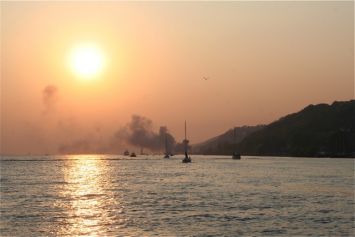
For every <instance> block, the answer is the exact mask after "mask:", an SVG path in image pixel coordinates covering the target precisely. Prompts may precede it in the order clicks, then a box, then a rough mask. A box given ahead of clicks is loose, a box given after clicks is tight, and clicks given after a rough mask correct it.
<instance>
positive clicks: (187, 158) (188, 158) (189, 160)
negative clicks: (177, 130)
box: [182, 120, 191, 163]
mask: <svg viewBox="0 0 355 237" xmlns="http://www.w3.org/2000/svg"><path fill="white" fill-rule="evenodd" d="M188 143H189V141H188V140H187V139H186V120H185V139H184V145H185V146H184V148H185V157H184V159H183V160H182V163H191V157H190V156H189V155H188V153H187V149H188V147H187V146H188Z"/></svg>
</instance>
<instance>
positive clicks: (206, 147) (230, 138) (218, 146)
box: [192, 125, 265, 155]
mask: <svg viewBox="0 0 355 237" xmlns="http://www.w3.org/2000/svg"><path fill="white" fill-rule="evenodd" d="M263 127H265V125H257V126H243V127H235V128H231V129H229V130H227V131H226V132H225V133H223V134H221V135H219V136H216V137H213V138H211V139H208V140H207V141H204V142H202V143H199V144H195V145H193V146H192V153H196V154H204V155H212V154H220V153H221V151H222V150H224V149H226V148H227V149H228V147H231V146H233V145H236V144H237V143H239V142H241V141H242V140H243V139H244V138H245V137H247V136H248V135H250V134H251V133H253V132H255V131H258V130H260V129H262V128H263Z"/></svg>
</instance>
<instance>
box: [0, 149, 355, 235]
mask: <svg viewBox="0 0 355 237" xmlns="http://www.w3.org/2000/svg"><path fill="white" fill-rule="evenodd" d="M0 165H1V166H0V169H1V186H0V195H1V196H0V197H1V206H0V211H1V215H0V228H1V229H0V233H1V235H2V236H58V235H59V236H80V235H86V236H87V235H90V236H142V235H144V236H223V235H224V236H236V235H248V236H249V235H257V236H260V235H267V236H290V235H302V236H306V235H312V236H324V235H326V236H328V235H333V236H334V235H335V236H351V235H354V224H353V223H354V214H353V213H354V177H353V175H354V160H352V159H311V158H274V157H268V158H266V157H243V159H242V160H232V159H230V158H229V157H217V156H193V163H191V164H183V163H181V157H179V156H174V157H173V158H171V159H170V160H167V159H163V158H161V157H160V156H159V157H158V156H155V157H154V156H139V157H137V158H135V159H129V158H128V159H127V158H125V157H123V156H114V155H80V156H23V157H20V156H16V157H15V156H3V157H1V163H0Z"/></svg>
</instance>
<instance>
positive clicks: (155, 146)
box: [115, 115, 175, 152]
mask: <svg viewBox="0 0 355 237" xmlns="http://www.w3.org/2000/svg"><path fill="white" fill-rule="evenodd" d="M115 138H116V139H118V140H123V141H124V142H126V143H127V144H129V145H133V146H136V147H140V148H146V149H149V150H151V151H161V150H164V149H165V145H166V146H167V149H168V151H169V152H171V151H172V149H173V148H174V146H175V139H174V137H173V136H172V135H171V134H170V133H169V131H168V129H167V127H165V126H162V127H160V128H159V131H158V132H155V131H154V130H153V123H152V121H151V120H150V119H148V118H145V117H143V116H139V115H133V116H132V118H131V121H130V122H129V123H128V124H127V125H126V126H125V127H123V128H121V129H119V130H118V131H117V132H116V133H115Z"/></svg>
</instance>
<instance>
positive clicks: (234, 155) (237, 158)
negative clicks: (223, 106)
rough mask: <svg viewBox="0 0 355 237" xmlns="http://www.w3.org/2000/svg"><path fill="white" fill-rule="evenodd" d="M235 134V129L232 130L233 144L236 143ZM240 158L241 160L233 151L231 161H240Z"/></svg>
mask: <svg viewBox="0 0 355 237" xmlns="http://www.w3.org/2000/svg"><path fill="white" fill-rule="evenodd" d="M235 133H236V131H235V128H234V130H233V139H234V143H236V142H235V141H236V136H235ZM240 158H241V157H240V154H239V152H236V151H233V155H232V159H233V160H240Z"/></svg>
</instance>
